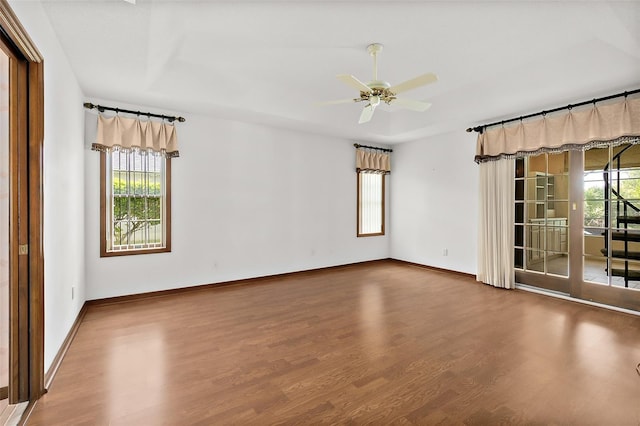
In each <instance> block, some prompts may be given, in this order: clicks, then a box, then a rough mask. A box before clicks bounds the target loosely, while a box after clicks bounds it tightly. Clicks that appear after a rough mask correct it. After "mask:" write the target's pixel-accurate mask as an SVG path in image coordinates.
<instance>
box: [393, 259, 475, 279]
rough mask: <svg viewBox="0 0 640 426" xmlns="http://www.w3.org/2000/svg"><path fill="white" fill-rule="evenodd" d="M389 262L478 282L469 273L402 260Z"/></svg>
mask: <svg viewBox="0 0 640 426" xmlns="http://www.w3.org/2000/svg"><path fill="white" fill-rule="evenodd" d="M389 260H391V261H393V262H398V263H402V264H405V265H409V266H417V267H419V268H425V269H430V270H432V271H438V272H446V273H447V274H456V275H461V276H463V277H466V278H473V279H474V280H476V276H475V275H474V274H469V273H466V272H460V271H454V270H453V269H445V268H438V267H437V266H430V265H423V264H422V263H415V262H409V261H407V260H400V259H393V258H389Z"/></svg>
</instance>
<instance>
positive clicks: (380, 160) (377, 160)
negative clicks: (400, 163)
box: [356, 148, 391, 174]
mask: <svg viewBox="0 0 640 426" xmlns="http://www.w3.org/2000/svg"><path fill="white" fill-rule="evenodd" d="M356 171H358V172H368V173H384V174H389V173H391V156H390V155H389V154H388V153H386V152H376V151H370V150H367V149H360V148H358V149H356Z"/></svg>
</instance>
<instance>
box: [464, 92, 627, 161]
mask: <svg viewBox="0 0 640 426" xmlns="http://www.w3.org/2000/svg"><path fill="white" fill-rule="evenodd" d="M638 137H640V98H634V99H631V98H624V99H623V100H622V101H618V102H615V103H609V104H604V105H594V106H591V107H586V108H584V107H583V108H580V109H579V110H575V111H573V110H568V111H567V112H566V113H563V114H554V115H550V116H543V117H542V118H541V119H536V120H532V121H524V122H520V123H519V124H517V125H505V126H495V127H492V128H489V129H485V131H484V132H483V133H481V134H480V135H479V136H478V142H477V146H476V157H475V160H476V162H479V163H481V162H484V161H490V160H495V159H499V158H513V157H519V156H524V155H530V154H537V153H541V152H556V151H566V150H569V149H588V148H591V147H592V146H597V145H598V144H600V143H605V142H611V141H615V140H621V142H625V141H626V139H628V138H632V139H637V138H638ZM635 142H640V140H636V141H635Z"/></svg>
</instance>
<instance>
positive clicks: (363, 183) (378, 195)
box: [358, 172, 384, 237]
mask: <svg viewBox="0 0 640 426" xmlns="http://www.w3.org/2000/svg"><path fill="white" fill-rule="evenodd" d="M373 235H384V174H383V173H365V172H358V237H367V236H373Z"/></svg>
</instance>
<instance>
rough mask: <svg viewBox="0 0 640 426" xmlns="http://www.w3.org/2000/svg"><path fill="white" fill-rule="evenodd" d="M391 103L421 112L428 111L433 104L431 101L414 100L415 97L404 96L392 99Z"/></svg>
mask: <svg viewBox="0 0 640 426" xmlns="http://www.w3.org/2000/svg"><path fill="white" fill-rule="evenodd" d="M391 105H395V106H399V107H401V108H406V109H410V110H413V111H420V112H422V111H426V110H428V109H429V107H431V104H430V103H429V102H423V101H414V100H413V99H404V98H395V99H394V100H393V101H391Z"/></svg>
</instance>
